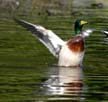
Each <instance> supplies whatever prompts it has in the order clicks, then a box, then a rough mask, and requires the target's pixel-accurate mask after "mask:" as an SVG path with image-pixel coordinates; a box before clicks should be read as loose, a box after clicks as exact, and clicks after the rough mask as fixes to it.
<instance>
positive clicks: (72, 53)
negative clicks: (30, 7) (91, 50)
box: [15, 19, 93, 67]
mask: <svg viewBox="0 0 108 102" xmlns="http://www.w3.org/2000/svg"><path fill="white" fill-rule="evenodd" d="M15 20H16V21H17V23H18V24H20V25H22V26H23V27H25V28H26V29H27V30H29V31H31V33H32V34H33V35H34V36H36V37H37V38H38V39H39V41H40V42H41V43H43V44H44V45H45V46H46V47H47V48H48V50H49V51H50V52H51V53H52V54H53V56H55V57H56V58H57V59H58V66H64V67H70V66H76V67H77V66H78V67H79V66H82V62H83V58H84V53H85V38H86V37H88V36H89V35H90V34H91V33H92V32H93V31H92V30H90V29H87V30H84V31H83V30H82V28H83V26H84V25H86V24H88V22H87V21H85V20H83V19H77V20H76V21H75V23H74V30H75V34H76V35H75V36H74V37H72V38H70V39H69V40H68V41H64V40H62V39H61V38H60V37H59V36H58V35H56V34H55V33H54V32H53V31H52V30H50V29H47V28H45V27H43V26H41V25H36V24H33V23H30V22H27V21H25V20H22V19H15Z"/></svg>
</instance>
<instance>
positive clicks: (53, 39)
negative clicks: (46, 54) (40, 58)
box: [16, 19, 65, 57]
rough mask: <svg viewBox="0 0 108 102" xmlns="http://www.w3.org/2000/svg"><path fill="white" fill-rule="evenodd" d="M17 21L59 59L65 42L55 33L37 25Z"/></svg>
mask: <svg viewBox="0 0 108 102" xmlns="http://www.w3.org/2000/svg"><path fill="white" fill-rule="evenodd" d="M16 21H17V22H18V23H19V24H21V25H22V26H24V27H25V28H27V29H28V30H29V31H31V32H32V33H33V34H34V35H35V36H36V37H37V38H38V39H39V40H40V41H41V42H42V43H43V44H44V45H45V46H46V47H47V48H48V49H49V51H50V52H51V53H52V54H53V55H54V56H55V57H58V54H59V52H60V49H61V47H62V45H64V43H65V42H64V41H63V40H62V39H60V38H59V37H58V36H57V35H56V34H55V33H53V32H52V31H51V30H48V29H46V28H44V27H42V26H40V25H35V24H32V23H29V22H27V21H24V20H18V19H16Z"/></svg>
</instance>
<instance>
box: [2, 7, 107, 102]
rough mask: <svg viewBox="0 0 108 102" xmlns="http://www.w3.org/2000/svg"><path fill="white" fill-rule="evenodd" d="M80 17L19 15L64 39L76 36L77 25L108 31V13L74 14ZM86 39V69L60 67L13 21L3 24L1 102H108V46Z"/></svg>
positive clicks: (4, 19)
mask: <svg viewBox="0 0 108 102" xmlns="http://www.w3.org/2000/svg"><path fill="white" fill-rule="evenodd" d="M74 10H75V11H77V12H76V13H75V15H50V16H48V15H35V14H30V15H27V16H25V15H19V18H21V19H24V20H27V21H29V22H32V23H35V24H41V25H43V26H45V27H46V28H49V29H52V30H53V31H54V32H55V33H56V34H57V35H59V36H60V37H61V38H62V39H64V40H68V39H69V38H71V37H73V36H74V30H73V29H74V28H73V23H74V21H75V20H76V19H77V18H84V19H86V20H87V21H88V22H89V24H88V25H87V26H86V27H85V28H84V29H87V28H94V29H97V30H101V29H104V30H108V12H107V11H108V9H107V8H94V9H91V8H80V9H79V8H74ZM104 37H105V35H103V34H101V33H93V34H92V35H91V36H90V37H89V38H87V39H86V52H85V56H84V61H83V68H74V67H73V68H72V67H71V68H65V67H57V66H56V65H57V59H56V58H54V57H53V56H52V55H51V54H50V53H49V52H48V50H47V49H46V48H45V47H44V46H43V45H42V44H41V43H40V42H39V41H38V40H37V39H36V38H35V37H34V36H32V34H31V32H29V31H27V30H26V29H25V28H23V27H22V26H20V25H18V24H17V23H16V22H15V21H14V20H13V19H12V17H8V16H1V19H0V102H19V101H20V102H108V54H107V53H108V41H107V39H104Z"/></svg>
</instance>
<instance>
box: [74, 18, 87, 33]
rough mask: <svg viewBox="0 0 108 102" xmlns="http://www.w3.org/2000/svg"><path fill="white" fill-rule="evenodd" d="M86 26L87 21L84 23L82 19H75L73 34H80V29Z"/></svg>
mask: <svg viewBox="0 0 108 102" xmlns="http://www.w3.org/2000/svg"><path fill="white" fill-rule="evenodd" d="M86 24H88V22H87V21H84V20H82V19H77V20H76V21H75V26H74V29H75V34H81V32H82V27H83V26H84V25H86Z"/></svg>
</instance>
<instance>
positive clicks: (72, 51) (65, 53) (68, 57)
mask: <svg viewBox="0 0 108 102" xmlns="http://www.w3.org/2000/svg"><path fill="white" fill-rule="evenodd" d="M83 57H84V38H83V37H82V36H81V35H77V36H75V37H74V38H72V39H70V40H69V41H67V43H66V44H65V45H64V46H63V47H62V48H61V51H60V53H59V61H58V65H59V66H67V67H69V66H81V65H82V61H83Z"/></svg>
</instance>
